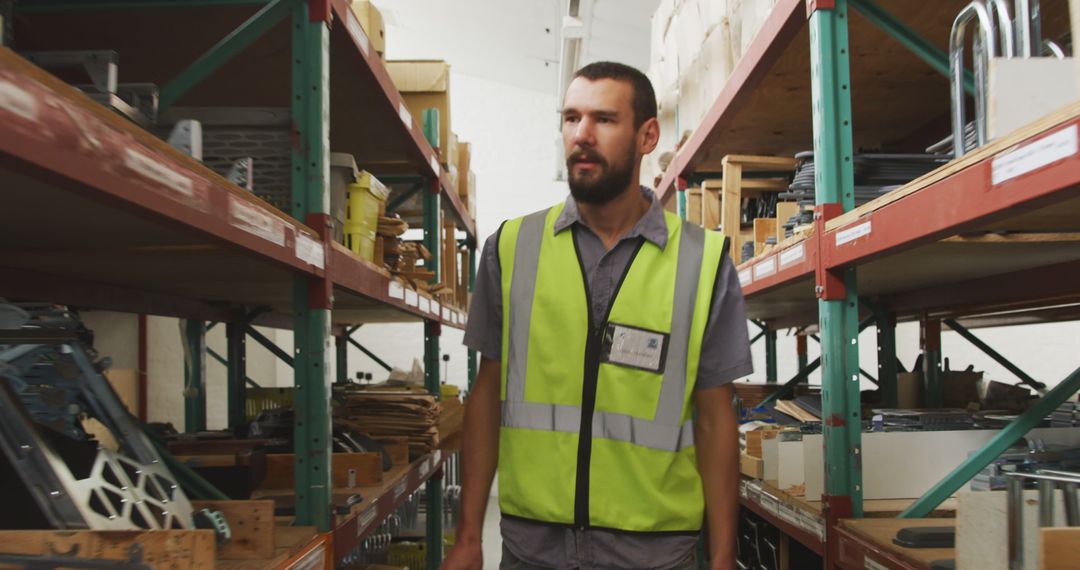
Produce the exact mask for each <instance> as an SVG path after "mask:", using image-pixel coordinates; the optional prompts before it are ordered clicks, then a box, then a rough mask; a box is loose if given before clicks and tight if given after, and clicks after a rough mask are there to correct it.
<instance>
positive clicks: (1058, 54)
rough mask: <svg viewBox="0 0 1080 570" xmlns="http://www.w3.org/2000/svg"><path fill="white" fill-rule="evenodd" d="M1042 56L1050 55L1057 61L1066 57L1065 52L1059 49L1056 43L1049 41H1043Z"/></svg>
mask: <svg viewBox="0 0 1080 570" xmlns="http://www.w3.org/2000/svg"><path fill="white" fill-rule="evenodd" d="M1042 54H1043V55H1052V56H1054V57H1055V58H1057V59H1065V58H1066V57H1067V56H1066V55H1065V50H1063V49H1061V46H1059V45H1058V44H1057V42H1054V41H1051V40H1043V43H1042Z"/></svg>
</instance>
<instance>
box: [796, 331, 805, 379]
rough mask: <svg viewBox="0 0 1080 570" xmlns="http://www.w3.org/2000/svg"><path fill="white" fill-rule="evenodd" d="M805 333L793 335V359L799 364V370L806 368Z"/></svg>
mask: <svg viewBox="0 0 1080 570" xmlns="http://www.w3.org/2000/svg"><path fill="white" fill-rule="evenodd" d="M806 344H807V342H806V333H804V332H800V333H798V334H796V335H795V358H796V359H797V362H798V364H799V370H802V369H804V368H806V362H807V355H806V353H807V350H806V348H807V347H806Z"/></svg>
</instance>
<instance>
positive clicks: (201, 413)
mask: <svg viewBox="0 0 1080 570" xmlns="http://www.w3.org/2000/svg"><path fill="white" fill-rule="evenodd" d="M205 429H206V323H205V322H204V321H200V320H194V319H189V320H187V321H184V431H186V432H196V431H203V430H205Z"/></svg>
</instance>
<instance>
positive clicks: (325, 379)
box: [290, 0, 332, 531]
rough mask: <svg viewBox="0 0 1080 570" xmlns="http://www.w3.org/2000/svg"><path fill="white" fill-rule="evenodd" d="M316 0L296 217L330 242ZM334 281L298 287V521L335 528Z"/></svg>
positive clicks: (309, 26) (303, 85)
mask: <svg viewBox="0 0 1080 570" xmlns="http://www.w3.org/2000/svg"><path fill="white" fill-rule="evenodd" d="M313 1H315V0H309V2H297V3H295V4H294V5H293V8H292V19H291V22H290V24H291V26H292V108H291V112H292V124H293V125H294V126H293V128H294V132H293V140H294V141H296V144H294V145H293V152H292V166H293V172H292V199H293V217H295V218H296V219H298V220H303V221H304V222H305V223H307V224H308V225H309V226H311V227H313V228H315V229H316V230H318V231H319V234H320V236H321V237H322V239H323V242H324V244H326V243H327V242H328V241H329V236H330V231H329V230H330V224H329V209H330V195H329V185H330V183H329V180H330V163H329V159H330V157H329V154H330V152H329V148H328V147H329V145H330V30H329V29H328V27H327V26H328V22H325V21H322V20H321V19H318V18H315V17H314V16H318V15H319V14H318V11H315V10H313V11H310V12H309V6H308V4H309V3H310V2H313ZM330 307H331V287H330V283H329V282H328V281H327V279H326V278H325V277H323V278H308V277H302V276H298V277H296V278H295V281H294V285H293V311H294V315H295V317H294V329H293V330H294V334H295V347H294V362H295V365H294V366H293V371H294V375H295V376H294V377H295V387H296V391H295V405H294V408H295V413H296V431H295V437H294V452H295V456H296V466H295V470H296V473H295V475H296V524H297V525H315V526H317V527H318V528H319V530H320V531H327V530H330V528H331V518H330V502H331V491H332V489H331V485H330V461H331V454H330V451H331V449H330V367H329V362H328V354H327V353H328V348H329V340H330Z"/></svg>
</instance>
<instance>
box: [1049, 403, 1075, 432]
mask: <svg viewBox="0 0 1080 570" xmlns="http://www.w3.org/2000/svg"><path fill="white" fill-rule="evenodd" d="M1078 426H1080V404H1078V403H1077V402H1065V403H1064V404H1062V405H1060V406H1058V408H1057V409H1056V410H1054V412H1053V413H1052V414H1051V415H1050V427H1078Z"/></svg>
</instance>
